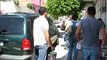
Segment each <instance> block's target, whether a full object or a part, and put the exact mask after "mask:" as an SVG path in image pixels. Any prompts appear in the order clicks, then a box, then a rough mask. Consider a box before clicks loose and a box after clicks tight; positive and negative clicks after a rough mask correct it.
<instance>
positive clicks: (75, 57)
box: [73, 42, 78, 60]
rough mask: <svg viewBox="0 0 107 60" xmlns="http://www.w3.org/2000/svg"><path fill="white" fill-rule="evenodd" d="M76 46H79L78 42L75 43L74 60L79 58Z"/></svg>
mask: <svg viewBox="0 0 107 60" xmlns="http://www.w3.org/2000/svg"><path fill="white" fill-rule="evenodd" d="M76 45H77V42H74V47H73V48H74V49H73V50H74V53H73V60H77V57H78V49H76Z"/></svg>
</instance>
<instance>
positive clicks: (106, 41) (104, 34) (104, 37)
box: [100, 28, 107, 43]
mask: <svg viewBox="0 0 107 60" xmlns="http://www.w3.org/2000/svg"><path fill="white" fill-rule="evenodd" d="M100 32H101V34H102V38H103V40H104V43H107V33H106V30H105V28H101V29H100Z"/></svg>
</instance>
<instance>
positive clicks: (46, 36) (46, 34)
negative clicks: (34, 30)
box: [44, 30, 54, 50]
mask: <svg viewBox="0 0 107 60" xmlns="http://www.w3.org/2000/svg"><path fill="white" fill-rule="evenodd" d="M44 34H45V38H46V41H47V43H48V45H49V46H50V47H51V49H52V50H54V47H53V45H52V41H51V39H50V36H49V32H48V30H45V31H44Z"/></svg>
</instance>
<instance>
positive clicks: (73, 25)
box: [66, 14, 78, 60]
mask: <svg viewBox="0 0 107 60" xmlns="http://www.w3.org/2000/svg"><path fill="white" fill-rule="evenodd" d="M77 18H78V15H77V14H74V15H72V18H71V21H70V22H69V26H68V28H66V30H67V29H68V30H71V31H69V32H68V35H69V50H68V56H67V60H71V59H72V60H77V56H78V49H76V45H77V39H76V36H75V32H76V28H77V26H76V24H77ZM73 52H74V53H73Z"/></svg>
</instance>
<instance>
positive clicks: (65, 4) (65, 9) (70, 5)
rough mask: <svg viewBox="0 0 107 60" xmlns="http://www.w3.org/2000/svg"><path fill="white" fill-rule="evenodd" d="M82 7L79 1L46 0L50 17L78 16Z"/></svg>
mask: <svg viewBox="0 0 107 60" xmlns="http://www.w3.org/2000/svg"><path fill="white" fill-rule="evenodd" d="M82 5H83V3H82V1H81V0H47V8H48V12H49V14H50V15H52V16H64V15H72V14H75V13H77V14H78V13H79V12H80V11H81V9H82Z"/></svg>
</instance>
